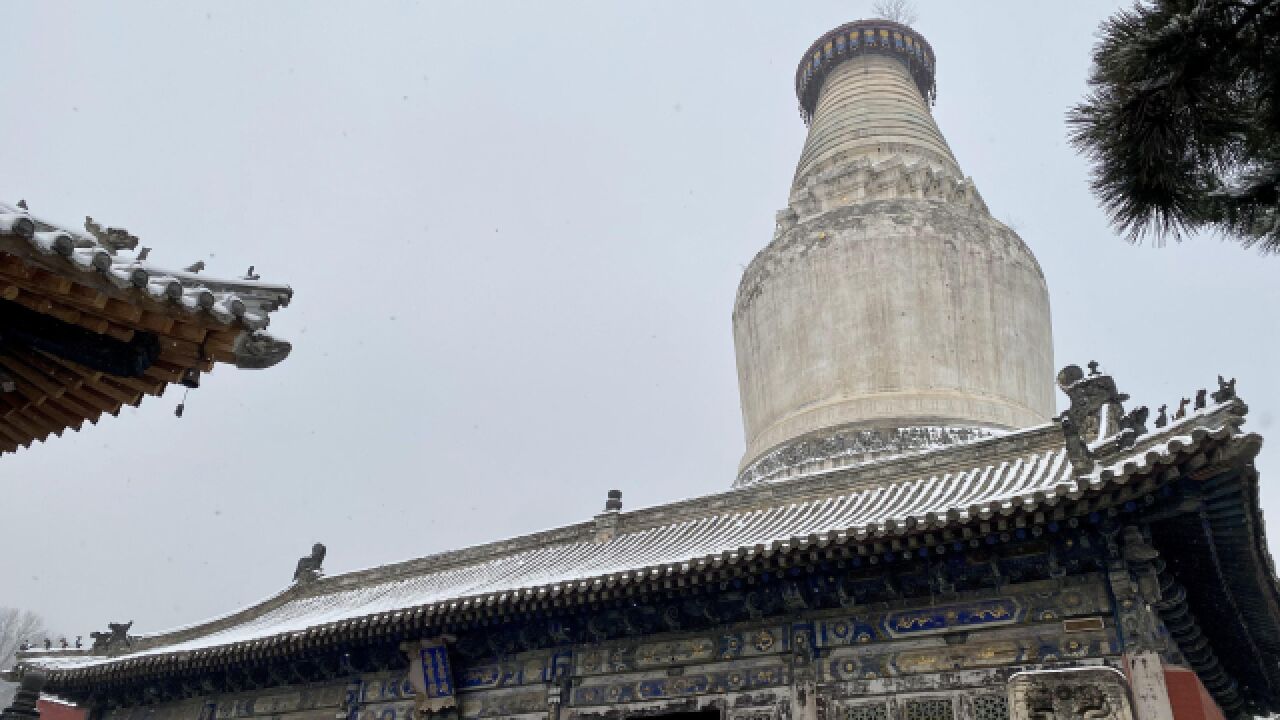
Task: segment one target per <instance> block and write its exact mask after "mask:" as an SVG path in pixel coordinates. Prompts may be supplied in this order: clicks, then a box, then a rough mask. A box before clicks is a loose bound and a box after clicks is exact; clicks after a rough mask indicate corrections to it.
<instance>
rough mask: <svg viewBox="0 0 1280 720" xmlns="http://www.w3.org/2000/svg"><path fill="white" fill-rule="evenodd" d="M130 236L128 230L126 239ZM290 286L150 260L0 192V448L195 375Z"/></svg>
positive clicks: (257, 337)
mask: <svg viewBox="0 0 1280 720" xmlns="http://www.w3.org/2000/svg"><path fill="white" fill-rule="evenodd" d="M134 241H135V242H136V238H135V239H134ZM291 297H292V290H290V289H289V288H288V287H285V286H278V285H268V284H265V283H258V282H252V281H241V280H217V279H214V278H207V277H204V276H201V275H197V274H194V273H186V272H170V271H165V270H161V269H158V268H155V267H152V266H150V265H148V264H147V263H145V262H144V261H142V260H139V258H138V254H137V253H134V252H131V251H128V250H123V249H119V248H114V247H112V246H111V245H109V244H108V243H106V242H103V241H102V240H100V239H99V238H96V237H94V236H91V235H88V234H86V233H82V232H79V231H72V230H68V229H66V228H63V227H59V226H56V225H54V224H52V223H49V222H46V221H43V220H40V219H38V218H35V217H33V216H31V215H30V214H29V213H27V212H26V210H25V209H23V208H20V207H15V206H10V205H6V204H3V203H0V391H2V392H0V452H13V451H15V450H17V448H19V447H27V446H29V445H30V444H31V443H32V442H33V441H35V440H44V439H46V438H47V437H48V436H49V435H51V434H52V435H61V434H62V432H63V431H64V430H66V429H67V428H72V429H75V430H79V429H80V427H81V426H82V425H83V423H84V422H85V421H86V420H87V421H89V422H91V423H94V422H97V420H98V418H99V417H101V416H102V415H103V414H104V413H106V414H109V415H115V414H117V413H118V412H119V410H120V408H121V407H122V406H123V405H137V404H138V403H139V402H141V399H142V396H143V395H160V394H161V393H163V392H164V390H165V388H166V387H167V386H168V385H169V384H170V383H175V382H183V381H184V379H185V381H186V382H187V383H194V382H197V381H198V376H199V373H205V372H209V371H210V370H212V369H213V367H214V365H215V364H218V363H232V364H236V365H240V366H246V364H247V365H254V364H255V362H254V360H253V359H252V358H250V359H249V360H248V362H247V363H246V358H245V351H246V348H248V349H250V350H251V351H258V353H259V354H260V355H274V356H275V357H274V358H273V359H269V360H262V361H260V362H257V363H256V364H257V365H258V366H264V367H265V366H267V365H269V364H271V363H272V362H273V361H278V360H279V359H282V358H283V356H284V354H287V352H288V344H287V343H282V342H280V341H276V340H274V339H273V338H270V337H269V336H267V335H266V334H265V333H263V332H262V329H263V328H265V327H266V325H267V323H268V316H269V313H271V312H272V311H274V310H276V309H277V308H279V307H281V306H283V305H287V304H288V302H289V300H290V298H291Z"/></svg>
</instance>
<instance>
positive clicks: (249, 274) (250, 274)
mask: <svg viewBox="0 0 1280 720" xmlns="http://www.w3.org/2000/svg"><path fill="white" fill-rule="evenodd" d="M261 278H262V276H261V275H259V274H257V273H255V272H254V271H253V266H252V265H250V266H249V270H248V271H247V272H245V274H244V278H243V279H244V280H258V279H261Z"/></svg>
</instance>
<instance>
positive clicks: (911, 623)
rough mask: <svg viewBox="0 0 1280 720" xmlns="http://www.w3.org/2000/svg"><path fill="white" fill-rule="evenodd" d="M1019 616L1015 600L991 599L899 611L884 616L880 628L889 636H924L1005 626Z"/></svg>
mask: <svg viewBox="0 0 1280 720" xmlns="http://www.w3.org/2000/svg"><path fill="white" fill-rule="evenodd" d="M1022 615H1023V612H1022V608H1021V607H1020V606H1019V604H1018V601H1017V600H1015V599H1013V598H995V599H992V600H982V601H978V602H970V603H962V604H957V605H943V606H940V607H928V608H920V609H917V610H902V611H899V612H892V613H889V614H887V615H885V616H884V619H883V620H882V623H883V624H882V625H881V627H882V628H883V629H884V631H885V633H886V634H887V635H889V636H890V637H906V636H909V635H926V634H930V633H937V632H947V631H953V630H964V629H969V628H974V627H986V626H992V625H1009V624H1012V623H1016V622H1018V621H1019V620H1020V619H1021V617H1022Z"/></svg>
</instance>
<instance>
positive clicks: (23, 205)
mask: <svg viewBox="0 0 1280 720" xmlns="http://www.w3.org/2000/svg"><path fill="white" fill-rule="evenodd" d="M18 207H20V208H22V209H23V210H30V209H31V208H29V207H27V201H26V200H25V199H24V200H19V201H18Z"/></svg>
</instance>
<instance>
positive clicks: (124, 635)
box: [89, 620, 133, 655]
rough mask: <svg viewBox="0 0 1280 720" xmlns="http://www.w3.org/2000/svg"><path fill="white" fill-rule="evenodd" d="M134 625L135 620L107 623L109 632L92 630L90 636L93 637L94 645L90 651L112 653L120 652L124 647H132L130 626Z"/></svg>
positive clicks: (104, 653)
mask: <svg viewBox="0 0 1280 720" xmlns="http://www.w3.org/2000/svg"><path fill="white" fill-rule="evenodd" d="M131 627H133V621H132V620H130V621H129V622H127V623H113V622H109V623H107V632H91V633H89V637H91V638H93V647H91V648H89V651H90V652H92V653H95V654H103V655H110V654H113V653H115V652H118V651H119V650H121V649H122V648H132V647H133V641H132V640H131V639H129V628H131Z"/></svg>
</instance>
